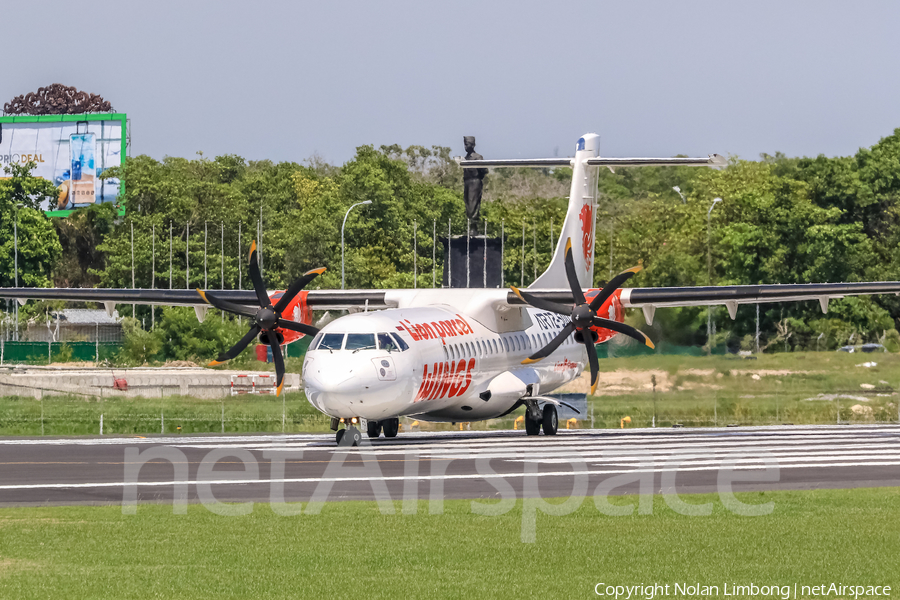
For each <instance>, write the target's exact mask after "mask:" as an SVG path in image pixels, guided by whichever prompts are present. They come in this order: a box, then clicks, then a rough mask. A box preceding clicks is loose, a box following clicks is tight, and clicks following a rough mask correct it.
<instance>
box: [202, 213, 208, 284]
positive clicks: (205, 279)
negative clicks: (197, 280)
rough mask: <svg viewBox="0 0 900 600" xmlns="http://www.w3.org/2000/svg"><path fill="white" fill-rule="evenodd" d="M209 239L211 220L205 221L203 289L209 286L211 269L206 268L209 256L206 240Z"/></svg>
mask: <svg viewBox="0 0 900 600" xmlns="http://www.w3.org/2000/svg"><path fill="white" fill-rule="evenodd" d="M208 240H209V221H203V289H207V288H208V287H209V271H208V270H207V268H206V265H207V262H208V261H207V258H206V257H207V256H209V254H208V252H207V250H206V242H207V241H208Z"/></svg>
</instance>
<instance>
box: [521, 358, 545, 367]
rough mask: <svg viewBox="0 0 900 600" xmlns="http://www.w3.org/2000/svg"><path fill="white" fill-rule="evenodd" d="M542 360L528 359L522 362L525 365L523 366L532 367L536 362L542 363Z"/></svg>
mask: <svg viewBox="0 0 900 600" xmlns="http://www.w3.org/2000/svg"><path fill="white" fill-rule="evenodd" d="M540 360H541V359H540V358H526V359H525V360H523V361H522V364H523V365H530V364H532V363H536V362H538V361H540Z"/></svg>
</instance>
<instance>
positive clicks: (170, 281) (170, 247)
mask: <svg viewBox="0 0 900 600" xmlns="http://www.w3.org/2000/svg"><path fill="white" fill-rule="evenodd" d="M169 289H170V290H171V289H172V221H169Z"/></svg>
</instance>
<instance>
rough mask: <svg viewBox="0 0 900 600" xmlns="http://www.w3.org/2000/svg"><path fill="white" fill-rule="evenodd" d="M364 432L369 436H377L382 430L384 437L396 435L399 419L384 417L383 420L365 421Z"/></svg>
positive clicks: (398, 430) (398, 428) (398, 429)
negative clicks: (365, 429)
mask: <svg viewBox="0 0 900 600" xmlns="http://www.w3.org/2000/svg"><path fill="white" fill-rule="evenodd" d="M366 428H367V431H366V433H368V434H369V437H370V438H377V437H378V436H379V435H381V432H382V431H384V437H386V438H392V437H397V434H398V433H400V419H396V418H395V419H385V420H383V421H366Z"/></svg>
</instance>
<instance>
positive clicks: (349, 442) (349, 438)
mask: <svg viewBox="0 0 900 600" xmlns="http://www.w3.org/2000/svg"><path fill="white" fill-rule="evenodd" d="M335 440H336V441H337V445H338V446H359V442H360V441H362V434H361V433H360V432H359V429H357V428H356V427H355V426H354V425H350V426H348V427H347V429H338V430H337V433H336V434H335Z"/></svg>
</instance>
